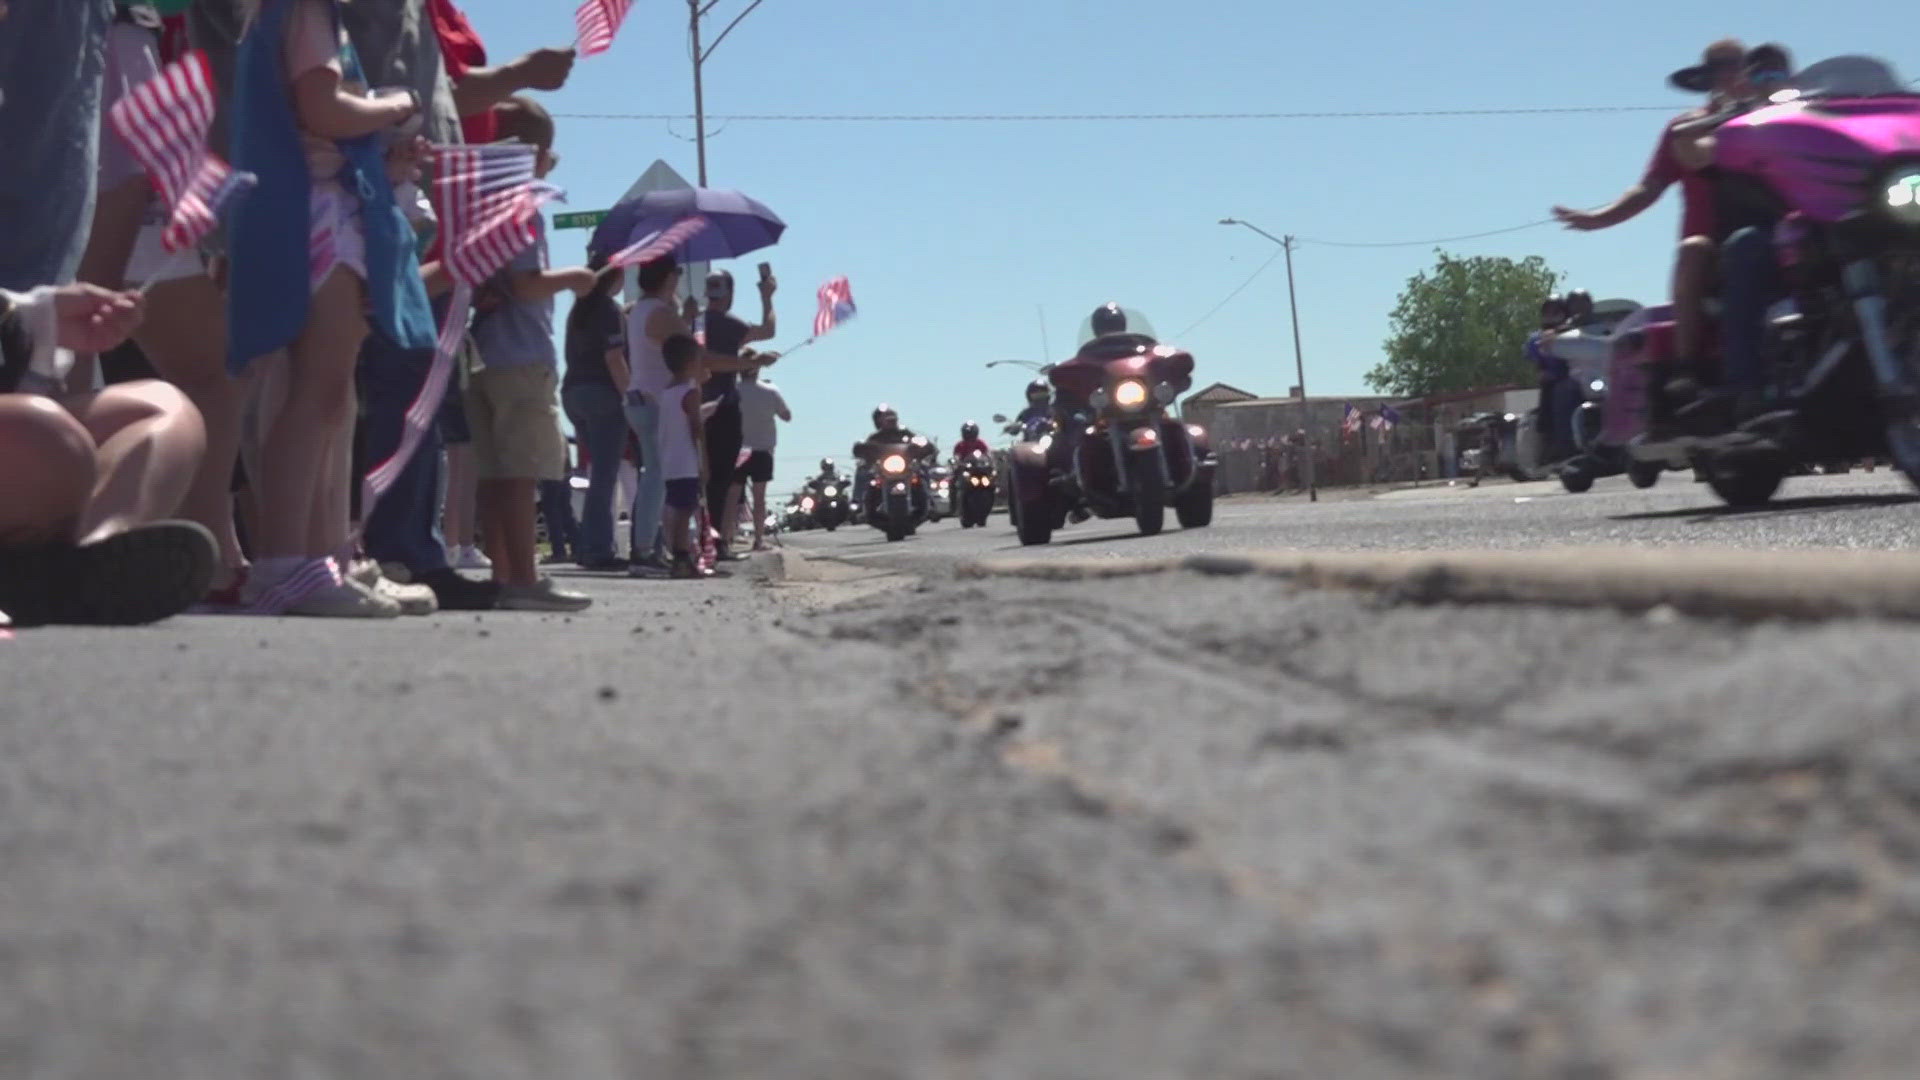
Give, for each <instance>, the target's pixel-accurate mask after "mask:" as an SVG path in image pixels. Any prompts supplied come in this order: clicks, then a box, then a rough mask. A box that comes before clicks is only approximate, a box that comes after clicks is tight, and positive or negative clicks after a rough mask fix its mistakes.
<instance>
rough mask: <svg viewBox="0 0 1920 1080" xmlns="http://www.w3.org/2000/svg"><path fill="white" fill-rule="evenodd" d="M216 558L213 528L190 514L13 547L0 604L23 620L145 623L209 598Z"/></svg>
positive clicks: (0, 570)
mask: <svg viewBox="0 0 1920 1080" xmlns="http://www.w3.org/2000/svg"><path fill="white" fill-rule="evenodd" d="M219 563H220V552H219V548H218V547H216V546H215V544H214V542H213V534H212V533H210V532H208V531H207V530H206V529H205V528H204V527H202V526H200V525H198V524H195V523H194V522H191V521H156V522H152V523H150V524H147V525H138V526H135V527H134V528H131V529H128V530H127V531H126V532H123V533H116V534H114V535H113V536H109V537H107V538H106V539H105V540H98V541H95V542H93V543H91V544H49V545H45V546H41V547H35V548H27V549H22V550H16V551H8V552H6V553H5V554H4V555H0V611H5V612H7V613H8V614H9V615H11V616H12V617H13V621H14V623H15V625H18V626H45V625H49V624H64V625H70V626H142V625H145V624H147V623H151V622H158V621H160V620H161V619H164V618H167V617H168V616H170V615H177V614H179V613H180V612H183V611H185V610H187V609H188V608H189V607H191V606H193V605H194V604H195V603H196V602H198V601H200V600H201V599H203V598H205V597H206V595H207V587H208V586H209V585H211V584H212V583H213V575H214V573H215V571H216V570H217V569H218V567H219Z"/></svg>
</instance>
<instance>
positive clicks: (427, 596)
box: [347, 559, 440, 615]
mask: <svg viewBox="0 0 1920 1080" xmlns="http://www.w3.org/2000/svg"><path fill="white" fill-rule="evenodd" d="M347 577H348V578H350V579H351V580H352V581H353V582H354V583H355V584H357V585H359V586H360V587H361V588H362V589H365V590H366V591H367V592H370V593H372V594H373V595H375V596H384V597H386V598H387V599H389V600H391V601H393V602H394V603H396V604H399V605H400V614H402V615H431V614H433V613H434V612H436V611H439V610H440V600H439V597H437V596H436V595H434V591H433V590H432V589H430V588H428V587H427V586H425V585H402V584H401V583H400V582H398V581H395V580H393V579H392V578H390V577H387V576H386V574H385V573H384V572H383V571H382V570H381V568H380V564H379V563H377V562H374V561H373V560H372V559H356V560H354V562H353V564H352V568H351V569H350V570H348V571H347Z"/></svg>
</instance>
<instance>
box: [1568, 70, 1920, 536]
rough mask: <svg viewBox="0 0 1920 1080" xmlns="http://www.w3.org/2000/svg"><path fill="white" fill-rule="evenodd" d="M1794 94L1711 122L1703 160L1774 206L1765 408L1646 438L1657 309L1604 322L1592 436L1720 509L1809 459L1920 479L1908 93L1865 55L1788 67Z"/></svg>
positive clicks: (1914, 193) (1913, 166)
mask: <svg viewBox="0 0 1920 1080" xmlns="http://www.w3.org/2000/svg"><path fill="white" fill-rule="evenodd" d="M1794 82H1795V83H1796V85H1797V87H1798V88H1797V89H1791V90H1783V91H1781V92H1779V93H1777V94H1774V95H1773V97H1772V99H1771V102H1770V103H1769V104H1767V105H1765V106H1763V107H1761V108H1759V109H1756V110H1754V111H1751V112H1748V113H1746V114H1744V115H1741V116H1737V117H1735V118H1733V119H1731V120H1728V121H1727V122H1726V123H1725V124H1723V125H1722V126H1721V127H1720V128H1719V130H1718V133H1717V137H1716V139H1715V149H1714V153H1715V163H1716V165H1717V166H1718V168H1719V170H1720V172H1721V173H1722V175H1723V178H1724V179H1725V180H1726V181H1727V182H1728V183H1730V184H1732V185H1736V186H1737V188H1738V189H1739V192H1740V195H1741V196H1742V197H1743V198H1755V199H1761V200H1766V201H1768V204H1769V205H1771V206H1772V207H1773V208H1775V209H1776V210H1777V211H1778V220H1779V222H1780V224H1779V225H1778V226H1777V227H1776V228H1775V232H1774V240H1775V251H1776V254H1777V255H1778V257H1779V259H1780V262H1781V266H1782V268H1783V270H1784V271H1785V276H1786V279H1787V280H1788V281H1789V282H1790V285H1791V290H1792V296H1791V299H1792V301H1793V306H1794V307H1795V308H1796V309H1797V310H1795V311H1794V312H1793V313H1792V314H1782V315H1777V316H1773V317H1771V318H1770V319H1769V325H1768V326H1767V331H1766V338H1765V345H1764V348H1763V354H1764V355H1765V357H1766V358H1767V367H1768V380H1769V390H1770V392H1771V394H1772V396H1773V399H1774V400H1776V401H1777V402H1778V405H1779V407H1778V409H1777V410H1776V411H1774V412H1770V413H1767V414H1766V415H1764V416H1760V417H1758V418H1756V419H1753V420H1750V421H1748V422H1747V423H1744V424H1742V425H1741V426H1740V428H1739V429H1738V430H1737V431H1735V432H1733V433H1731V434H1729V435H1726V436H1720V437H1715V438H1705V439H1679V440H1675V441H1673V442H1663V443H1659V444H1653V443H1649V442H1648V441H1647V440H1646V439H1645V432H1646V429H1647V411H1648V403H1649V400H1650V394H1649V391H1650V389H1651V383H1652V379H1653V376H1654V373H1655V372H1658V371H1664V370H1667V367H1666V363H1665V362H1666V361H1667V360H1669V359H1670V358H1671V357H1672V355H1673V311H1672V308H1671V306H1665V305H1663V306H1660V307H1653V308H1645V309H1642V310H1641V311H1639V312H1636V313H1634V315H1633V316H1632V317H1631V318H1629V319H1628V320H1627V321H1626V322H1625V323H1623V324H1622V325H1621V326H1620V327H1619V328H1618V329H1617V331H1616V336H1615V344H1614V348H1613V355H1612V360H1611V364H1610V367H1609V376H1608V379H1607V383H1608V386H1607V402H1606V407H1605V415H1604V417H1603V422H1602V434H1601V440H1600V441H1601V442H1602V443H1603V444H1607V445H1611V446H1616V447H1624V448H1626V450H1627V453H1628V454H1629V455H1630V456H1631V458H1632V459H1633V460H1634V461H1636V462H1639V463H1641V464H1642V465H1644V466H1648V467H1665V468H1686V467H1689V466H1691V467H1693V468H1695V469H1698V470H1699V471H1700V472H1701V473H1703V474H1704V475H1705V477H1706V480H1707V482H1708V484H1709V485H1711V486H1712V488H1713V490H1714V493H1715V494H1717V495H1719V496H1720V498H1721V499H1723V500H1725V501H1726V502H1727V503H1728V504H1730V505H1733V506H1758V505H1762V504H1764V503H1766V502H1767V501H1769V500H1770V499H1772V498H1773V495H1774V492H1775V491H1777V490H1778V489H1779V487H1780V483H1781V481H1782V480H1784V479H1785V478H1786V477H1787V476H1788V475H1790V474H1792V473H1794V472H1796V471H1800V470H1801V468H1802V467H1803V466H1804V465H1805V464H1806V463H1809V462H1830V461H1836V460H1859V459H1862V458H1874V457H1877V458H1888V457H1890V458H1892V460H1893V462H1894V463H1895V465H1897V466H1898V467H1899V469H1900V471H1901V472H1903V473H1905V474H1906V475H1907V478H1908V479H1909V480H1910V481H1913V482H1914V483H1915V484H1916V485H1920V95H1916V94H1912V93H1909V92H1907V91H1906V90H1905V87H1904V84H1903V83H1902V82H1901V81H1900V79H1899V78H1898V77H1897V76H1896V75H1894V73H1893V72H1892V70H1891V69H1890V68H1888V67H1887V65H1886V64H1884V63H1882V62H1881V61H1878V60H1874V59H1871V58H1867V57H1840V58H1837V59H1834V60H1828V61H1825V62H1822V63H1820V64H1816V65H1814V66H1813V67H1810V68H1808V69H1806V70H1805V71H1803V72H1801V73H1800V75H1799V76H1797V77H1796V78H1795V80H1794Z"/></svg>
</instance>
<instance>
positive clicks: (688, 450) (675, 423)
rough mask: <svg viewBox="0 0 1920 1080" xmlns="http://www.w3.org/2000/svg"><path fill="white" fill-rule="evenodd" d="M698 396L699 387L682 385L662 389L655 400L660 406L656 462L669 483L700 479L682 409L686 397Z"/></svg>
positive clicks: (690, 428) (688, 426)
mask: <svg viewBox="0 0 1920 1080" xmlns="http://www.w3.org/2000/svg"><path fill="white" fill-rule="evenodd" d="M699 392H700V388H699V387H697V386H695V385H693V384H692V383H690V382H686V383H678V384H676V385H673V386H669V387H666V388H665V389H663V390H661V391H660V393H659V394H658V395H657V396H656V399H657V400H658V401H659V402H660V459H661V463H662V464H663V465H665V466H666V470H667V479H669V480H698V479H700V455H699V454H697V453H695V452H694V447H693V425H692V424H690V423H689V422H688V421H687V405H686V397H687V395H688V394H697V393H699ZM695 400H696V401H697V400H699V399H698V398H696V399H695Z"/></svg>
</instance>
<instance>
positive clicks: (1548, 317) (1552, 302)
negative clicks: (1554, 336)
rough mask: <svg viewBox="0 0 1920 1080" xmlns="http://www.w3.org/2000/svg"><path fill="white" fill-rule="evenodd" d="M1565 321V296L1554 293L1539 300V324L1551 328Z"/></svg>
mask: <svg viewBox="0 0 1920 1080" xmlns="http://www.w3.org/2000/svg"><path fill="white" fill-rule="evenodd" d="M1566 321H1567V298H1566V297H1564V296H1561V295H1560V294H1559V293H1554V294H1553V295H1552V296H1549V297H1547V298H1546V299H1545V300H1542V301H1540V325H1541V326H1543V327H1546V328H1548V329H1551V328H1553V327H1556V326H1559V325H1560V324H1561V323H1563V322H1566Z"/></svg>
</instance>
